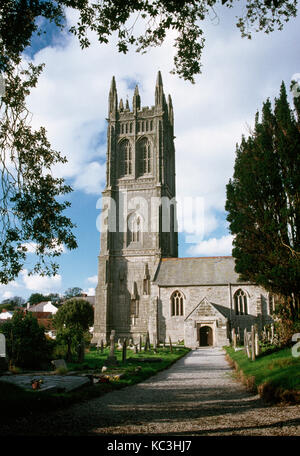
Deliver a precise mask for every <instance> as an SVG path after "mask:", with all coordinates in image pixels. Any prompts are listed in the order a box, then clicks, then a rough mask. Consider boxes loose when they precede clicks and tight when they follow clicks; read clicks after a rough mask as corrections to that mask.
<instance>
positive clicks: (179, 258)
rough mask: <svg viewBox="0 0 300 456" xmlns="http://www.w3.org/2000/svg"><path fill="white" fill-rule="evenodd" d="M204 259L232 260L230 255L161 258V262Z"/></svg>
mask: <svg viewBox="0 0 300 456" xmlns="http://www.w3.org/2000/svg"><path fill="white" fill-rule="evenodd" d="M206 258H233V256H230V255H217V256H203V257H178V258H172V257H170V258H162V259H161V260H162V261H174V260H203V259H206Z"/></svg>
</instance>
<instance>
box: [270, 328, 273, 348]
mask: <svg viewBox="0 0 300 456" xmlns="http://www.w3.org/2000/svg"><path fill="white" fill-rule="evenodd" d="M273 341H274V325H271V340H270V342H271V344H273Z"/></svg>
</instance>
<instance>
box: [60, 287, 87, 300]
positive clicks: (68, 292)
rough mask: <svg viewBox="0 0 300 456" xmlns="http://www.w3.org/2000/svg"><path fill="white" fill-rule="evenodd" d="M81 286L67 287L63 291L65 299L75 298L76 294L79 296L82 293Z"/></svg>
mask: <svg viewBox="0 0 300 456" xmlns="http://www.w3.org/2000/svg"><path fill="white" fill-rule="evenodd" d="M82 291H83V290H82V288H79V287H73V288H68V289H67V290H66V291H65V295H64V296H65V299H70V298H75V297H76V296H80V295H81V293H82Z"/></svg>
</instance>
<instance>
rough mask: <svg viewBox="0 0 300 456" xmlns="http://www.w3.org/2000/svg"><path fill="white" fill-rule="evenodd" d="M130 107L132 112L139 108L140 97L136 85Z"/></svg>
mask: <svg viewBox="0 0 300 456" xmlns="http://www.w3.org/2000/svg"><path fill="white" fill-rule="evenodd" d="M132 106H133V111H136V110H138V109H140V108H141V97H140V94H139V88H138V86H137V85H136V86H135V89H134V94H133V100H132Z"/></svg>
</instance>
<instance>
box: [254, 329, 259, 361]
mask: <svg viewBox="0 0 300 456" xmlns="http://www.w3.org/2000/svg"><path fill="white" fill-rule="evenodd" d="M259 352H260V349H259V337H258V333H257V332H256V333H255V356H258V355H259Z"/></svg>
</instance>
